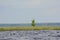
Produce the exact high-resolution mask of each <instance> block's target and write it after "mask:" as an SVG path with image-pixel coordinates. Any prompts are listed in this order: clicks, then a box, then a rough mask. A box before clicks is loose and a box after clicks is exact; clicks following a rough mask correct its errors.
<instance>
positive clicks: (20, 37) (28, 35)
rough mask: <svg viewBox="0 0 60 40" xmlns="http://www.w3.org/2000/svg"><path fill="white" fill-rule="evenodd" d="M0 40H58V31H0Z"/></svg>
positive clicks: (59, 34)
mask: <svg viewBox="0 0 60 40" xmlns="http://www.w3.org/2000/svg"><path fill="white" fill-rule="evenodd" d="M0 40H60V30H35V31H33V30H32V31H0Z"/></svg>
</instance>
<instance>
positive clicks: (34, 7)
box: [0, 0, 60, 23]
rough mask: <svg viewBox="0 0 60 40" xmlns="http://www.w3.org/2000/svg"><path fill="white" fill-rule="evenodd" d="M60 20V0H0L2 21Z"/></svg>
mask: <svg viewBox="0 0 60 40" xmlns="http://www.w3.org/2000/svg"><path fill="white" fill-rule="evenodd" d="M33 19H34V20H35V21H36V23H51V22H60V0H0V23H31V20H33Z"/></svg>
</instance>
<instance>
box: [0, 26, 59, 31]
mask: <svg viewBox="0 0 60 40" xmlns="http://www.w3.org/2000/svg"><path fill="white" fill-rule="evenodd" d="M13 30H60V27H50V26H49V27H48V26H46V27H42V26H41V27H3V28H2V27H0V31H13Z"/></svg>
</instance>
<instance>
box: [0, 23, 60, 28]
mask: <svg viewBox="0 0 60 40" xmlns="http://www.w3.org/2000/svg"><path fill="white" fill-rule="evenodd" d="M9 26H10V27H12V26H13V27H15V26H31V24H30V23H28V24H0V27H9ZM36 26H60V23H36Z"/></svg>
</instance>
